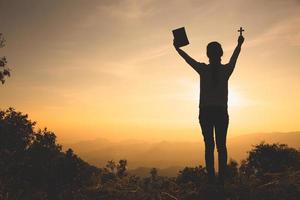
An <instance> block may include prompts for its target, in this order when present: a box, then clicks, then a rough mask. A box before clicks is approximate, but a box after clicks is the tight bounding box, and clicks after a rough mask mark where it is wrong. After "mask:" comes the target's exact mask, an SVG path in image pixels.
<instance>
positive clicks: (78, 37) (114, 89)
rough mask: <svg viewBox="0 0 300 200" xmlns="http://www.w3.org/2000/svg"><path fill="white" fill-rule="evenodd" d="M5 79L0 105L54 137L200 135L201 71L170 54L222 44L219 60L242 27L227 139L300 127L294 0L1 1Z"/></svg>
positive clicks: (299, 35)
mask: <svg viewBox="0 0 300 200" xmlns="http://www.w3.org/2000/svg"><path fill="white" fill-rule="evenodd" d="M0 7H1V13H0V28H1V29H0V32H2V33H3V34H4V36H5V38H6V40H7V42H6V43H7V46H6V47H5V48H3V49H0V55H6V56H7V59H8V61H9V65H10V66H11V70H12V77H11V78H10V79H9V80H8V81H7V82H6V83H5V84H4V85H2V86H1V87H0V90H1V101H0V108H2V109H4V108H7V107H9V106H12V107H15V108H16V109H17V110H19V111H22V112H24V113H28V114H29V117H30V118H31V119H33V120H36V121H37V122H38V127H40V128H43V127H44V126H47V127H48V128H49V129H50V130H53V131H54V132H55V133H56V134H57V136H58V139H59V141H62V142H73V141H78V140H88V139H94V138H97V137H104V138H109V139H128V138H135V139H146V140H161V139H165V140H199V139H201V137H200V129H199V125H198V120H197V117H198V96H199V77H198V75H197V74H196V72H194V71H193V70H192V69H191V68H190V67H189V66H188V65H187V64H186V63H185V62H184V61H183V60H182V59H181V58H180V57H179V56H178V55H177V53H176V51H175V50H174V48H173V46H172V39H173V38H172V37H173V36H172V33H171V30H172V29H175V28H178V27H181V26H185V27H186V30H187V34H188V37H189V40H190V45H188V46H187V47H185V48H184V50H186V51H187V52H188V53H189V54H190V55H191V56H193V57H194V58H195V59H197V60H199V61H204V62H207V58H206V56H205V47H206V45H207V43H209V42H210V41H213V40H216V41H219V42H220V43H221V44H222V46H223V48H224V56H223V63H226V62H227V61H228V59H229V57H230V56H231V53H232V51H233V49H234V47H235V45H236V40H237V37H238V33H237V29H238V28H239V27H240V26H243V27H244V28H245V30H246V31H245V33H244V36H245V43H244V46H243V47H242V52H241V54H240V57H239V60H238V63H237V67H236V70H235V71H234V74H233V75H232V77H231V79H230V83H229V90H230V91H229V93H230V94H229V112H230V128H229V134H230V135H234V134H244V133H253V132H272V131H298V130H300V123H299V122H300V120H299V119H300V112H299V111H300V101H299V99H300V92H299V91H300V84H299V83H300V76H299V74H300V68H299V62H300V57H299V52H300V51H299V50H300V28H299V27H300V26H299V24H300V12H299V11H300V3H299V1H297V0H286V1H283V0H274V1H259V0H245V1H238V0H227V1H201V0H200V1H198V0H190V1H180V0H173V1H159V0H144V1H138V0H116V1H113V0H105V1H93V0H91V1H80V0H72V1H71V0H65V1H58V0H48V1H46V0H45V1H34V0H29V1H26V2H25V1H15V0H1V1H0Z"/></svg>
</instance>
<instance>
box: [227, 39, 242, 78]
mask: <svg viewBox="0 0 300 200" xmlns="http://www.w3.org/2000/svg"><path fill="white" fill-rule="evenodd" d="M243 42H244V37H243V36H239V38H238V44H237V46H236V47H235V49H234V51H233V54H232V56H231V58H230V60H229V63H228V67H229V73H230V74H231V73H232V72H233V70H234V68H235V64H236V61H237V59H238V57H239V54H240V52H241V47H242V44H243Z"/></svg>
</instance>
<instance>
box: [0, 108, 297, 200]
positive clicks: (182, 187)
mask: <svg viewBox="0 0 300 200" xmlns="http://www.w3.org/2000/svg"><path fill="white" fill-rule="evenodd" d="M35 125H36V123H35V122H33V121H31V120H29V119H28V116H27V115H25V114H22V113H20V112H16V111H15V110H14V109H12V108H9V109H7V110H4V111H0V167H1V171H0V199H1V200H2V199H3V200H11V199H12V200H14V199H25V200H27V199H42V200H47V199H49V200H52V199H53V200H64V199H75V200H76V199H78V200H79V199H80V200H81V199H92V200H132V199H134V200H176V199H178V200H179V199H181V200H196V199H197V200H202V199H212V200H214V199H227V200H238V199H239V200H240V199H243V200H269V199H270V200H271V199H272V200H285V199H286V200H294V199H295V200H296V199H300V169H299V162H300V157H299V153H300V152H299V151H297V150H296V149H293V148H290V147H288V146H287V145H281V144H265V143H261V144H259V145H256V146H254V148H253V149H252V150H251V151H250V152H249V155H248V157H247V158H246V159H245V160H244V161H242V164H241V166H240V167H239V166H238V163H237V162H236V161H234V160H230V161H229V163H228V170H227V181H226V182H225V186H224V187H222V186H218V185H212V184H208V183H207V174H206V169H205V168H204V167H202V166H197V167H185V168H184V169H183V170H181V171H179V173H178V176H177V177H163V176H160V175H159V174H158V170H157V169H156V168H152V169H151V170H150V172H149V176H148V177H146V178H140V177H137V176H135V175H133V174H129V173H127V164H128V163H127V160H125V159H122V160H120V161H119V162H117V163H116V162H115V161H113V160H110V161H108V162H107V165H106V166H105V167H104V168H103V169H99V168H96V167H93V166H91V165H89V164H88V163H86V162H84V161H83V160H82V159H80V158H79V157H78V156H77V155H76V154H75V153H74V152H73V150H72V149H68V150H67V151H65V152H64V151H62V146H61V145H59V144H57V142H56V136H55V134H54V133H53V132H51V131H48V130H47V129H46V128H45V129H42V130H37V131H36V130H35V129H36V128H35Z"/></svg>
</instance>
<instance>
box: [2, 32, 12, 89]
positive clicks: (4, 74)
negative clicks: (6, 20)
mask: <svg viewBox="0 0 300 200" xmlns="http://www.w3.org/2000/svg"><path fill="white" fill-rule="evenodd" d="M4 46H5V39H4V38H3V34H2V33H0V48H3V47H4ZM6 65H7V59H6V57H5V56H3V57H0V81H1V83H2V84H4V82H5V78H6V77H9V76H10V71H9V68H7V67H6Z"/></svg>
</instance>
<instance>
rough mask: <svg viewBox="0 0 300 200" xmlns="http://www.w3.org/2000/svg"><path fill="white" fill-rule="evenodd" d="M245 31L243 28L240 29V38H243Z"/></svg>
mask: <svg viewBox="0 0 300 200" xmlns="http://www.w3.org/2000/svg"><path fill="white" fill-rule="evenodd" d="M243 31H245V30H244V29H243V28H242V27H240V29H239V30H238V32H240V36H242V35H243V34H242V33H243Z"/></svg>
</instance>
